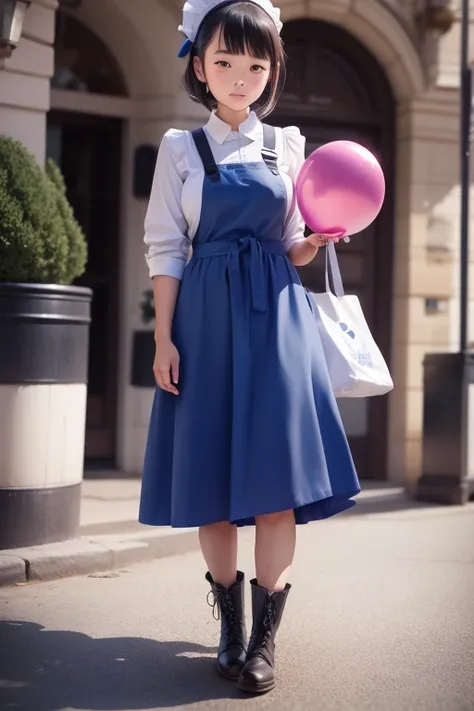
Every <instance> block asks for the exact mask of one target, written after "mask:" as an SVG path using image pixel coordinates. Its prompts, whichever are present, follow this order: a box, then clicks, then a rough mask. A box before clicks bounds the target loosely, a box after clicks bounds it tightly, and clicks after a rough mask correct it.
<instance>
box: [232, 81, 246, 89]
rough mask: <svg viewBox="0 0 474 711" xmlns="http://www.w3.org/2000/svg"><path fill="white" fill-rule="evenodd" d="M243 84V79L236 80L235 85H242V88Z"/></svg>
mask: <svg viewBox="0 0 474 711" xmlns="http://www.w3.org/2000/svg"><path fill="white" fill-rule="evenodd" d="M243 85H244V81H243V79H239V80H238V81H236V82H234V86H235V87H240V88H241V87H243Z"/></svg>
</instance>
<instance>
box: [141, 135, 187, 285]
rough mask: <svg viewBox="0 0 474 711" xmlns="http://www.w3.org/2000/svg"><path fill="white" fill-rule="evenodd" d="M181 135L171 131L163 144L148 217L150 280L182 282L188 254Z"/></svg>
mask: <svg viewBox="0 0 474 711" xmlns="http://www.w3.org/2000/svg"><path fill="white" fill-rule="evenodd" d="M181 133H182V132H180V131H179V132H178V131H175V130H171V131H168V132H167V133H166V134H165V135H164V136H163V139H162V141H161V144H160V149H159V151H158V158H157V161H156V167H155V174H154V178H153V186H152V189H151V195H150V201H149V203H148V209H147V213H146V217H145V237H144V241H145V244H146V245H147V246H148V251H147V254H146V261H147V264H148V270H149V273H150V277H154V276H158V275H164V276H171V277H175V278H176V279H181V278H182V276H183V271H184V267H185V265H186V260H187V256H188V252H189V245H190V241H189V239H188V236H187V232H188V225H187V223H186V220H185V218H184V215H183V211H182V206H181V195H182V190H183V180H184V178H183V172H182V157H181V156H180V155H179V150H177V148H178V147H179V143H180V138H182V137H181V136H180V134H181Z"/></svg>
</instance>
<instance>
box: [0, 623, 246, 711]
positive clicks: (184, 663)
mask: <svg viewBox="0 0 474 711" xmlns="http://www.w3.org/2000/svg"><path fill="white" fill-rule="evenodd" d="M71 614H74V612H73V610H71ZM214 655H215V649H213V648H209V647H203V646H201V645H198V644H193V643H189V642H179V641H176V642H157V641H155V640H152V639H141V638H136V637H117V638H108V639H93V638H91V637H88V636H87V635H85V634H80V633H78V632H67V631H52V630H46V629H44V628H43V627H42V626H41V625H38V624H34V623H31V622H21V621H16V622H13V621H10V622H4V621H3V622H2V621H0V708H1V709H2V710H5V711H7V710H10V709H11V710H13V709H14V710H15V711H59V709H61V710H62V709H91V710H93V711H96V710H97V711H101V710H104V711H105V710H111V709H114V711H115V710H116V711H120V710H121V709H157V708H166V707H173V706H179V705H185V704H191V703H195V702H199V701H210V700H214V699H228V698H232V697H240V694H239V692H238V690H237V687H236V685H235V683H232V682H228V681H225V680H224V679H221V678H220V677H219V676H218V675H217V674H216V672H215V670H214Z"/></svg>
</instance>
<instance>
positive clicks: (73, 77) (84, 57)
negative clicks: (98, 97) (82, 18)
mask: <svg viewBox="0 0 474 711" xmlns="http://www.w3.org/2000/svg"><path fill="white" fill-rule="evenodd" d="M54 57H55V66H54V76H53V78H52V79H51V86H52V87H53V88H55V89H68V90H69V91H84V92H89V93H91V94H105V95H108V96H127V95H128V92H127V89H126V86H125V81H124V78H123V75H122V72H121V70H120V67H119V65H118V63H117V61H116V60H115V57H114V56H113V55H112V53H111V52H110V51H109V50H108V48H107V47H106V46H105V44H104V43H103V42H102V40H100V39H99V38H98V37H97V36H96V35H95V34H94V33H93V32H92V31H91V30H89V29H88V28H87V27H86V26H85V25H83V24H82V23H81V22H79V21H78V20H76V19H75V18H74V17H72V16H71V15H66V14H65V13H63V12H59V13H58V17H57V23H56V38H55V47H54Z"/></svg>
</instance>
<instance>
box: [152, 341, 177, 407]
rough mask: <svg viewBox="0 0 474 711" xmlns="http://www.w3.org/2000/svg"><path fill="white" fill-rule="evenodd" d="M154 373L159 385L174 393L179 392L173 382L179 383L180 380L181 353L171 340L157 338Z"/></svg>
mask: <svg viewBox="0 0 474 711" xmlns="http://www.w3.org/2000/svg"><path fill="white" fill-rule="evenodd" d="M153 373H154V375H155V380H156V383H157V385H158V387H160V388H161V389H162V390H165V391H166V392H168V393H172V394H173V395H178V394H179V393H178V390H177V389H176V388H175V386H174V385H173V383H178V380H179V353H178V350H177V348H176V346H175V345H174V344H173V343H172V342H171V341H170V340H157V339H156V338H155V361H154V363H153ZM171 380H173V382H171Z"/></svg>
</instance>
